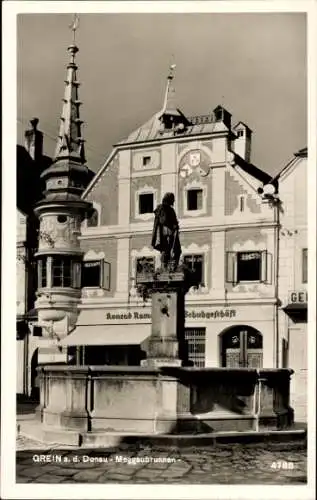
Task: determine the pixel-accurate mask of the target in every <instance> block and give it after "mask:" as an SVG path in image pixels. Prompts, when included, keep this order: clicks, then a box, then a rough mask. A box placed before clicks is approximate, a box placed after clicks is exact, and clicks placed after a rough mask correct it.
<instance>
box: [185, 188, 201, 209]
mask: <svg viewBox="0 0 317 500" xmlns="http://www.w3.org/2000/svg"><path fill="white" fill-rule="evenodd" d="M202 209H203V190H202V189H189V190H188V191H187V210H189V211H192V210H202Z"/></svg>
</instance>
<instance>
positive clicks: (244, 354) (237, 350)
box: [220, 325, 263, 368]
mask: <svg viewBox="0 0 317 500" xmlns="http://www.w3.org/2000/svg"><path fill="white" fill-rule="evenodd" d="M220 346H221V366H223V367H227V368H262V367H263V337H262V334H261V333H260V332H259V331H258V330H256V329H255V328H253V327H252V326H246V325H237V326H233V327H231V328H229V329H228V330H226V331H225V332H223V333H222V334H221V338H220Z"/></svg>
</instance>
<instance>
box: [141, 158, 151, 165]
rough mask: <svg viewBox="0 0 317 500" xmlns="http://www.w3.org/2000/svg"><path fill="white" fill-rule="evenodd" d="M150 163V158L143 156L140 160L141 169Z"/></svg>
mask: <svg viewBox="0 0 317 500" xmlns="http://www.w3.org/2000/svg"><path fill="white" fill-rule="evenodd" d="M150 163H151V157H150V156H143V158H142V165H143V167H146V166H148V165H150Z"/></svg>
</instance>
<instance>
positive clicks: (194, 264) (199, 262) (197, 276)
mask: <svg viewBox="0 0 317 500" xmlns="http://www.w3.org/2000/svg"><path fill="white" fill-rule="evenodd" d="M183 261H184V264H185V266H186V267H187V268H189V269H190V270H191V271H192V272H193V280H194V282H195V283H198V284H200V285H202V286H204V256H203V255H201V254H195V255H184V259H183Z"/></svg>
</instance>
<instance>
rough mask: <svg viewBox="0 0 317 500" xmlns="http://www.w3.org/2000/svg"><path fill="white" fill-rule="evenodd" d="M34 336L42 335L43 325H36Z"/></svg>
mask: <svg viewBox="0 0 317 500" xmlns="http://www.w3.org/2000/svg"><path fill="white" fill-rule="evenodd" d="M33 337H42V327H41V326H34V328H33Z"/></svg>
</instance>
